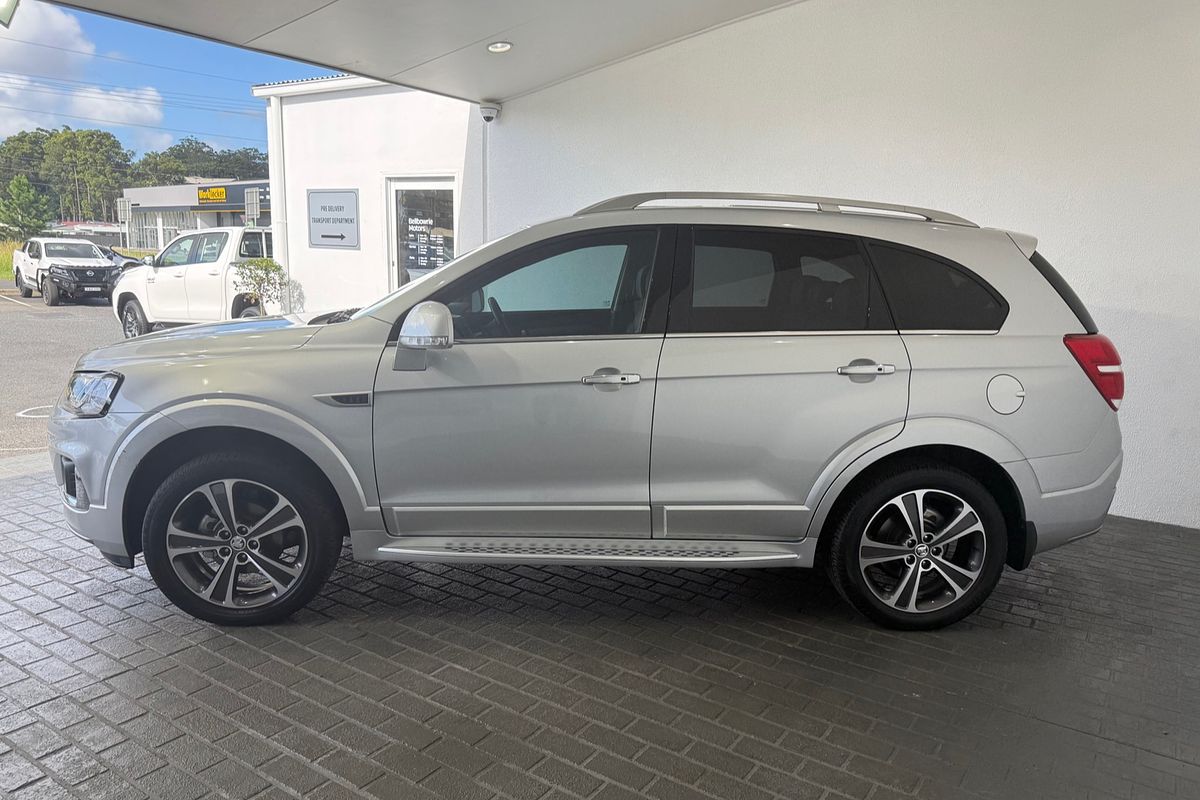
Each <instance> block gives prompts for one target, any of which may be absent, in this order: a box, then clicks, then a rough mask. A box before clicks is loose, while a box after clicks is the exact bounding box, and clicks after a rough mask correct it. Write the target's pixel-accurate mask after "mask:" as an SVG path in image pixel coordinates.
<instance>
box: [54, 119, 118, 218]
mask: <svg viewBox="0 0 1200 800" xmlns="http://www.w3.org/2000/svg"><path fill="white" fill-rule="evenodd" d="M131 157H132V154H131V153H130V151H128V150H126V149H125V148H124V147H122V146H121V142H120V140H119V139H117V137H116V136H114V135H113V134H111V133H109V132H108V131H100V130H78V131H77V130H72V129H71V128H66V127H64V128H63V129H62V130H58V131H54V132H53V133H51V135H50V138H49V139H47V141H46V147H45V158H44V159H43V161H42V171H41V177H42V179H43V180H44V181H45V182H46V183H48V184H49V185H50V186H51V187H52V188H53V189H54V191H55V193H56V194H57V195H58V205H59V214H60V216H61V217H62V218H64V219H79V220H83V219H98V220H111V219H113V218H114V217H115V215H116V200H117V197H118V196H120V193H121V188H122V186H123V185H124V184H126V183H128V180H129V174H130V167H131V165H130V159H131Z"/></svg>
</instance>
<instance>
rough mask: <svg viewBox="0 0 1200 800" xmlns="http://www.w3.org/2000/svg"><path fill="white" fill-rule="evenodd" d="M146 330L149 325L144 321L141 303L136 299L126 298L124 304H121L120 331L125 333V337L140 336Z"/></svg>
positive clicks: (144, 316)
mask: <svg viewBox="0 0 1200 800" xmlns="http://www.w3.org/2000/svg"><path fill="white" fill-rule="evenodd" d="M148 330H150V326H149V324H148V323H147V322H146V315H145V313H143V312H142V304H141V303H139V302H138V301H137V300H126V301H125V305H123V306H121V332H122V333H124V334H125V338H126V339H132V338H134V337H135V336H141V335H142V334H143V333H145V332H146V331H148Z"/></svg>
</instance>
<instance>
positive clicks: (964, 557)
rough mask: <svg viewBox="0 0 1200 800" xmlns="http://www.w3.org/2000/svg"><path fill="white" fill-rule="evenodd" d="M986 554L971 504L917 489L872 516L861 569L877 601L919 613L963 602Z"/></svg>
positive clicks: (863, 541) (865, 534) (861, 543)
mask: <svg viewBox="0 0 1200 800" xmlns="http://www.w3.org/2000/svg"><path fill="white" fill-rule="evenodd" d="M986 555H987V537H986V536H985V534H984V529H983V522H982V521H981V519H980V516H979V514H978V513H977V512H976V511H975V509H973V508H972V507H971V506H970V504H969V503H967V502H966V501H965V500H963V499H962V498H961V497H959V496H957V495H955V494H952V493H950V492H946V491H943V490H940V489H916V490H913V491H908V492H905V493H904V494H901V495H899V496H897V497H893V498H892V499H891V500H889V501H888V502H887V503H885V504H884V505H883V506H882V507H881V508H880V509H879V510H878V511H876V512H875V513H874V514H873V515H872V516H871V519H870V521H868V522H867V525H866V527H865V528H864V529H863V532H862V536H861V538H860V540H859V545H858V568H859V570H860V572H861V573H862V576H863V579H864V580H865V582H866V585H867V588H868V589H869V590H870V591H871V593H872V594H873V595H875V597H876V598H877V599H878V600H880V601H881V602H883V603H884V604H886V605H888V606H890V607H891V608H893V609H895V610H897V611H902V612H906V613H916V614H919V613H927V612H930V611H937V610H938V609H942V608H945V607H947V606H949V605H952V604H953V603H955V602H957V601H958V600H959V599H960V598H962V597H963V595H965V594H966V593H967V592H968V590H970V588H971V587H972V586H974V585H975V582H976V581H977V580H978V578H979V575H980V573H981V571H982V570H983V566H984V559H985V557H986Z"/></svg>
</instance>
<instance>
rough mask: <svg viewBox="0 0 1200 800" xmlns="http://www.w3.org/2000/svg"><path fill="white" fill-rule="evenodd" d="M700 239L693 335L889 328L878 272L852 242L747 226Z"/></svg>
mask: <svg viewBox="0 0 1200 800" xmlns="http://www.w3.org/2000/svg"><path fill="white" fill-rule="evenodd" d="M693 235H694V245H693V250H692V284H691V292H690V298H689V299H690V310H689V311H685V312H684V313H687V314H689V316H690V319H689V320H688V324H687V326H686V330H689V331H693V332H696V333H738V332H757V331H843V330H868V329H870V328H872V327H887V324H888V321H887V313H886V310H885V309H884V308H883V305H882V303H872V301H871V298H872V287H871V270H870V268H869V267H868V266H867V263H866V260H865V259H864V258H863V256H862V252H861V250H860V248H859V246H858V243H857V242H856V241H855V240H853V239H850V238H840V237H832V236H821V235H814V234H807V233H795V232H791V231H772V230H755V229H740V228H696V229H695V231H694V234H693ZM872 306H875V317H876V319H875V320H874V322H876V323H877V324H876V325H875V326H872V322H873V320H872V318H871V317H872ZM881 321H882V323H883V324H882V325H879V324H878V323H879V322H881ZM673 327H674V326H673ZM677 329H678V328H677Z"/></svg>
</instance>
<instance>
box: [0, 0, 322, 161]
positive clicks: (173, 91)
mask: <svg viewBox="0 0 1200 800" xmlns="http://www.w3.org/2000/svg"><path fill="white" fill-rule="evenodd" d="M132 62H136V63H132ZM197 73H201V74H197ZM329 74H333V73H332V72H331V71H329V70H323V69H318V68H316V67H312V66H309V65H307V64H301V63H299V62H296V61H290V60H288V59H283V58H275V57H273V56H267V55H262V54H259V53H253V52H250V51H247V50H241V49H239V48H236V47H230V46H228V45H222V44H216V43H213V42H208V41H205V40H202V39H196V38H193V37H190V36H185V35H183V34H179V33H171V32H169V31H163V30H158V29H156V28H150V27H146V26H142V25H137V24H134V23H130V22H123V21H120V20H115V19H111V18H108V17H104V16H100V15H97V14H88V13H86V12H81V11H74V10H68V9H65V8H61V7H59V6H54V5H50V4H48V3H43V2H39V0H22V2H21V4H20V5H19V6H18V8H17V12H16V15H15V17H14V18H13V21H12V26H11V27H10V28H9V29H4V28H3V27H0V138H3V137H6V136H9V135H11V134H13V133H16V132H17V131H21V130H32V129H34V128H38V127H43V128H53V127H59V126H62V125H69V126H70V127H72V128H101V129H103V130H108V131H112V132H113V133H114V134H115V135H116V136H117V138H119V139H120V140H121V142H122V143H124V145H125V147H127V148H129V149H130V150H133V151H134V152H135V153H136V154H137V155H141V154H142V153H144V152H146V151H148V150H162V149H163V148H165V147H169V146H170V145H171V144H173V143H175V142H178V141H179V140H180V139H182V138H184V137H185V136H195V137H197V138H199V139H202V140H204V141H206V142H208V143H209V144H211V145H212V146H213V147H215V148H217V149H225V148H231V147H232V148H237V147H257V148H259V149H262V150H266V147H267V132H266V104H265V101H264V100H259V99H257V98H255V97H253V96H252V95H251V94H250V87H251V86H253V85H254V84H256V83H269V82H272V81H282V80H293V79H297V78H311V77H315V76H319V75H329Z"/></svg>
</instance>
